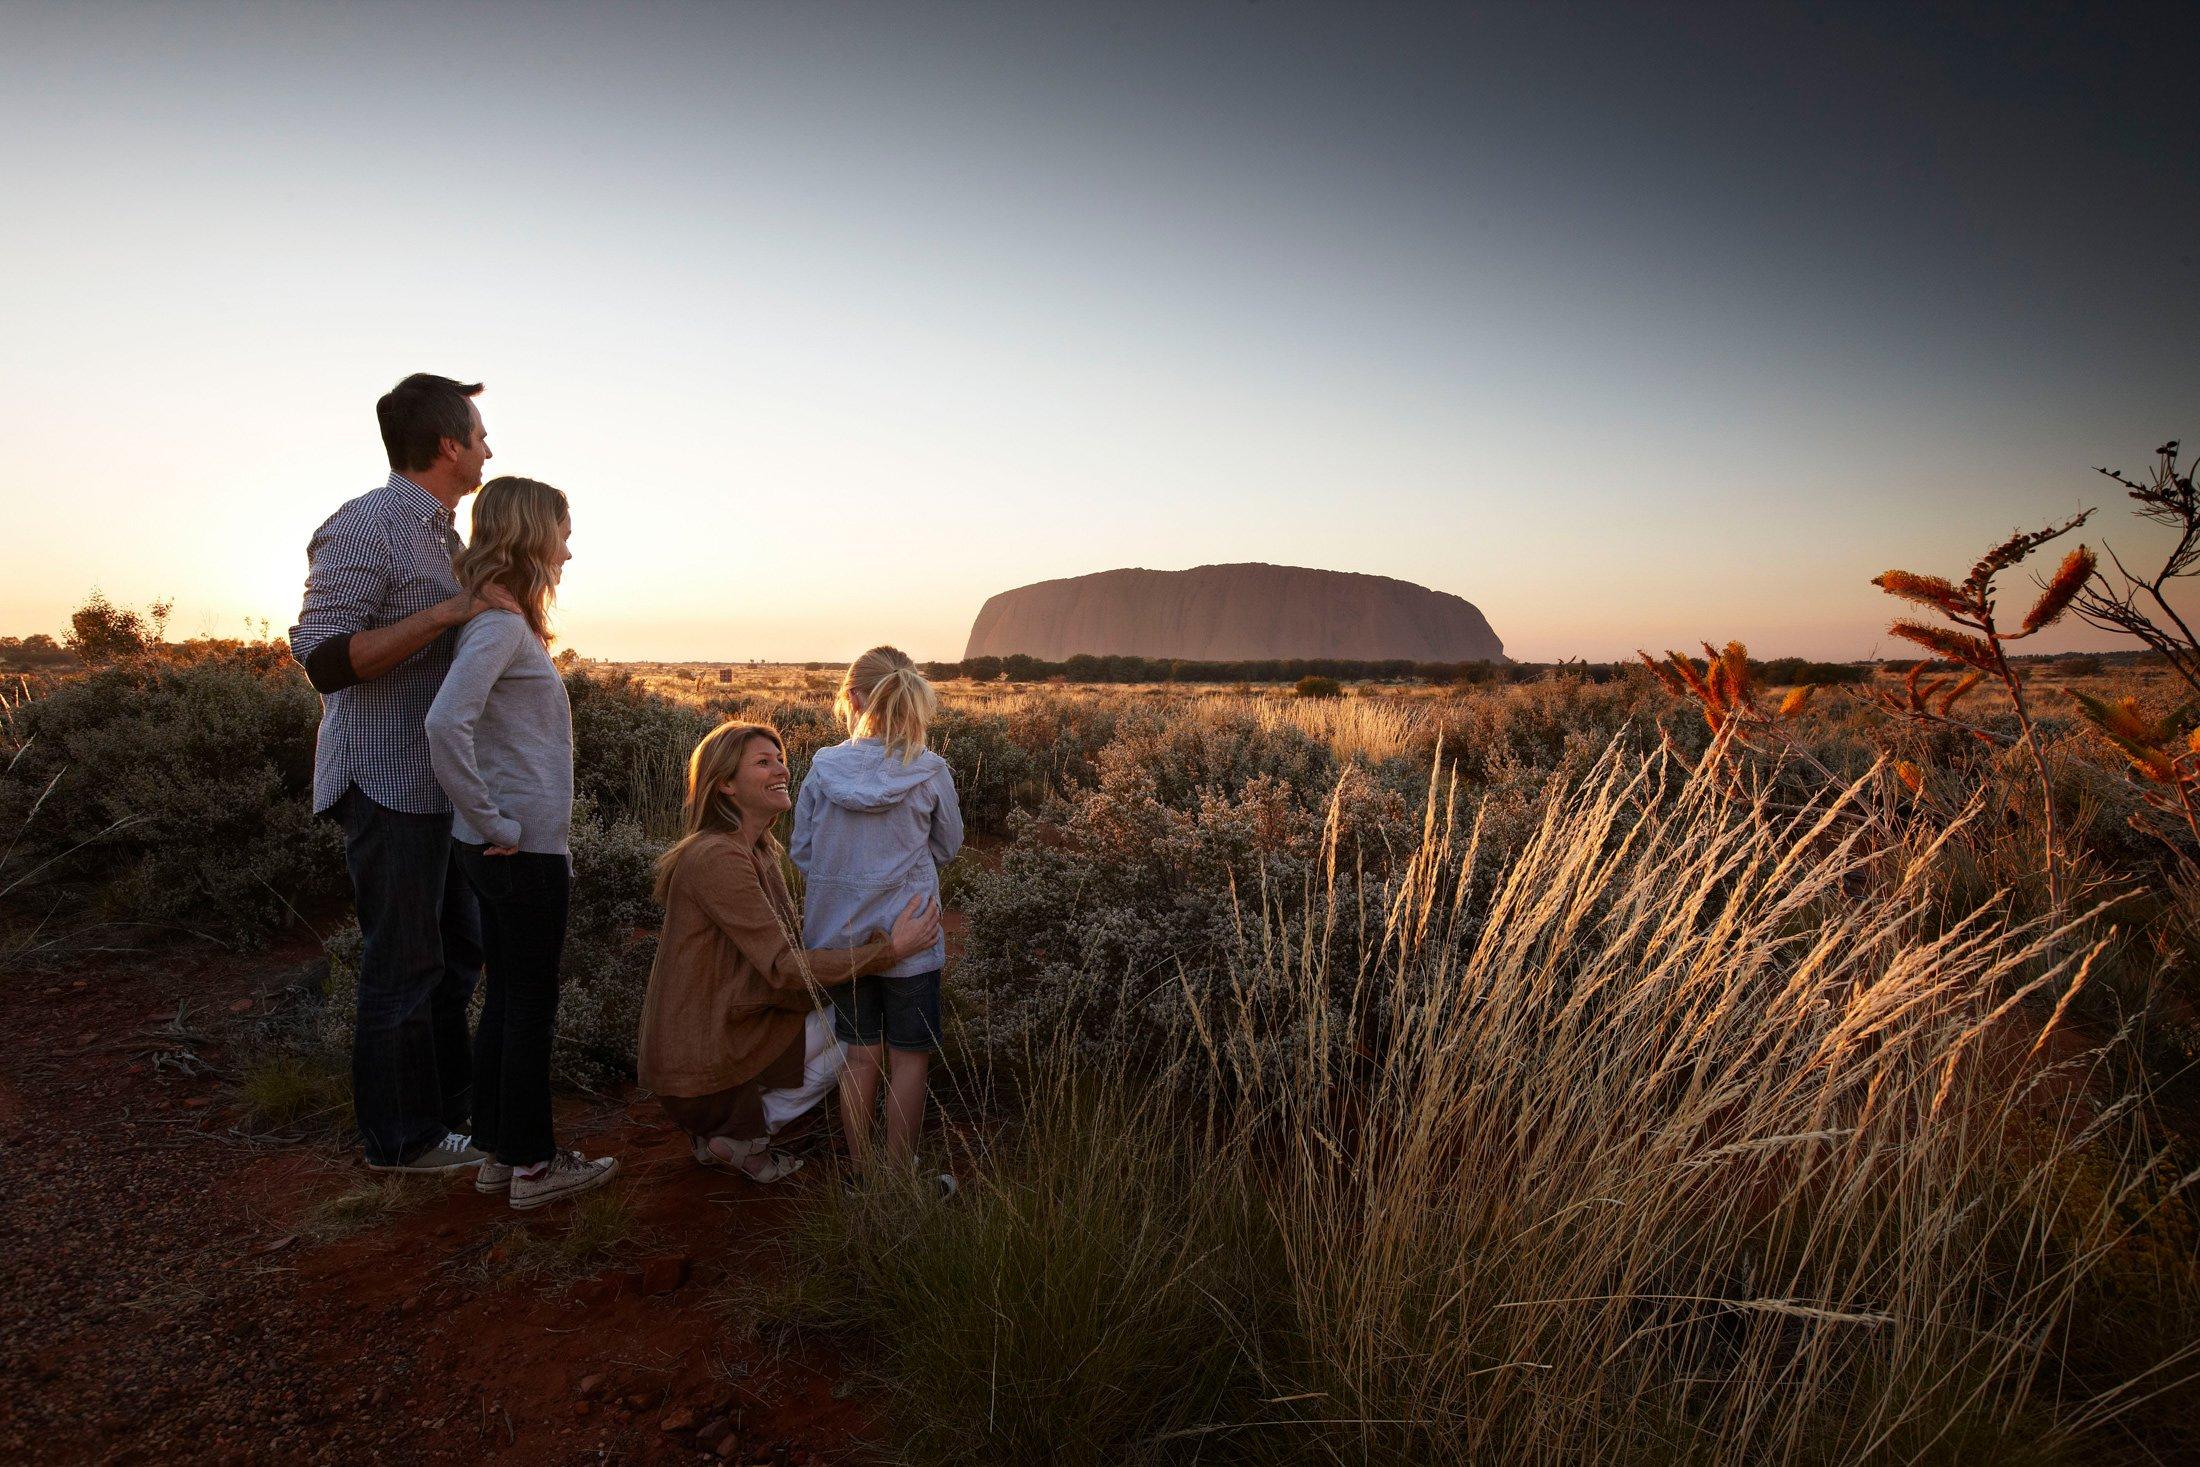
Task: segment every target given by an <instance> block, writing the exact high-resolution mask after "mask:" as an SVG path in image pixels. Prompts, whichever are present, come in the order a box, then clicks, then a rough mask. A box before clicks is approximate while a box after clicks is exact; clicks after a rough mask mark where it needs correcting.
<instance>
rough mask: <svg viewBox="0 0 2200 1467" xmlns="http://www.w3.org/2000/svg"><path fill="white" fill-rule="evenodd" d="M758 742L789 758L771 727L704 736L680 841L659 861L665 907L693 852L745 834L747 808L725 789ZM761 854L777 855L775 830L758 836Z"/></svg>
mask: <svg viewBox="0 0 2200 1467" xmlns="http://www.w3.org/2000/svg"><path fill="white" fill-rule="evenodd" d="M758 739H768V740H770V741H771V742H772V743H773V744H775V745H777V746H778V748H779V752H780V753H781V754H785V753H786V752H787V741H786V740H785V739H783V738H781V737H780V736H779V730H778V729H776V728H773V727H772V726H771V725H770V724H768V723H721V724H719V725H718V727H716V728H714V729H712V730H711V731H710V732H709V733H707V734H704V735H703V740H702V742H701V743H699V744H697V745H696V746H695V752H694V753H692V754H690V755H688V772H687V795H686V798H684V799H683V800H682V801H681V802H680V838H679V839H678V840H677V841H674V842H673V844H672V849H670V850H668V851H666V852H665V853H664V854H663V855H661V856H659V857H658V858H657V882H656V888H655V895H656V898H657V903H658V905H659V906H662V905H664V900H665V895H666V893H667V892H668V891H669V890H670V888H671V886H672V869H673V868H674V867H675V866H677V865H679V864H680V857H681V856H682V855H683V854H685V853H686V851H687V848H688V847H689V846H692V845H694V844H695V843H696V842H697V841H698V840H700V839H702V838H703V837H704V836H706V835H713V834H726V835H730V834H732V833H733V832H734V831H737V830H739V829H740V828H741V807H740V806H739V805H736V804H735V803H734V802H733V796H731V795H729V794H727V793H726V791H725V788H724V787H725V785H726V784H727V783H729V782H730V781H731V780H732V779H733V777H734V775H735V774H737V773H739V772H740V769H741V761H742V760H743V759H744V758H746V757H747V756H748V752H749V745H750V744H752V743H754V742H755V741H756V740H758ZM757 848H758V849H759V850H762V851H764V852H766V853H767V854H769V853H772V852H773V851H774V850H775V843H774V842H773V840H772V834H771V832H770V831H769V830H766V831H764V832H763V833H762V834H761V835H759V836H758V838H757Z"/></svg>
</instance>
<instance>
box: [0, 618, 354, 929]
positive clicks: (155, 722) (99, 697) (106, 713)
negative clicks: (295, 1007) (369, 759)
mask: <svg viewBox="0 0 2200 1467" xmlns="http://www.w3.org/2000/svg"><path fill="white" fill-rule="evenodd" d="M319 721H320V700H319V699H318V698H316V697H315V696H314V693H313V689H312V688H311V687H310V686H309V685H308V684H307V683H306V680H305V677H304V675H303V674H302V673H300V672H298V671H297V669H296V668H294V667H289V666H287V665H282V664H278V663H276V662H274V661H273V659H271V658H252V659H248V658H241V657H221V658H208V659H204V660H200V661H196V662H190V663H183V664H178V663H172V662H166V661H158V660H148V659H140V660H136V661H132V662H127V663H123V664H120V665H117V666H114V667H108V668H103V669H101V670H99V671H97V672H93V673H90V674H87V675H86V676H84V677H81V678H73V679H68V680H66V681H62V682H59V683H56V684H54V685H53V686H52V687H51V688H50V689H48V690H47V691H45V692H44V694H43V695H42V696H40V697H37V698H34V699H32V700H30V701H29V702H26V703H24V704H22V705H21V706H19V707H16V708H14V709H12V710H11V715H10V720H9V725H10V733H11V737H12V739H13V740H14V742H15V744H16V752H15V754H14V756H13V757H12V760H11V761H9V762H7V763H6V764H5V766H4V767H5V771H6V772H5V773H4V774H0V830H7V831H10V832H17V831H19V832H21V836H20V840H19V841H18V844H17V846H16V849H15V850H14V852H13V853H12V855H11V857H10V863H9V873H10V874H9V878H8V879H9V880H10V881H11V882H12V881H15V880H21V879H23V877H25V876H27V877H28V878H29V879H28V880H27V881H25V882H24V886H23V887H22V888H21V890H20V891H19V893H18V894H19V895H22V894H26V893H30V892H34V891H39V890H45V891H49V892H51V891H58V892H59V894H61V895H62V896H64V897H66V896H69V895H75V896H77V897H80V898H81V899H82V901H83V904H84V906H85V907H86V908H87V909H88V910H90V911H91V912H93V913H94V914H96V915H99V916H102V917H106V918H110V919H115V920H128V921H139V922H154V923H165V924H170V925H173V926H176V927H180V928H186V929H193V930H198V931H203V932H207V933H210V934H212V935H214V936H218V937H221V938H224V939H225V940H229V941H237V942H247V943H249V942H257V941H259V940H262V939H264V938H266V937H267V936H268V935H269V934H271V933H273V932H274V931H276V930H277V929H279V928H281V927H283V926H284V925H286V924H287V923H289V922H290V921H292V920H293V919H294V917H295V915H296V913H297V911H298V910H299V909H301V908H306V909H310V908H312V907H313V906H315V905H317V904H319V903H322V902H325V901H327V900H328V899H329V898H331V897H333V896H335V895H337V894H338V893H340V892H341V891H342V890H343V889H344V867H343V854H342V851H343V843H342V837H341V835H340V834H339V833H338V831H337V830H336V828H335V826H334V825H333V824H331V823H330V822H328V821H324V820H316V819H314V818H313V815H312V812H311V810H310V809H309V806H310V804H311V799H310V795H311V791H312V781H313V739H314V731H315V729H316V727H317V726H318V724H319ZM32 873H35V874H32Z"/></svg>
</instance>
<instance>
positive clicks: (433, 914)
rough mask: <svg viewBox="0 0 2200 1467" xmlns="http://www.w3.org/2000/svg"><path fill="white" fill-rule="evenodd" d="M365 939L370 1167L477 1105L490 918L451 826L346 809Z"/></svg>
mask: <svg viewBox="0 0 2200 1467" xmlns="http://www.w3.org/2000/svg"><path fill="white" fill-rule="evenodd" d="M336 815H337V818H338V819H339V820H341V821H342V822H343V826H344V864H345V865H346V866H348V867H349V868H350V869H351V890H352V896H353V898H354V899H355V900H356V901H357V903H358V907H359V933H360V935H361V936H362V937H363V938H364V939H365V943H364V951H363V952H362V953H361V955H360V959H359V1008H358V1014H357V1017H356V1019H355V1020H354V1022H353V1026H352V1038H351V1103H352V1109H353V1111H354V1112H355V1113H356V1116H357V1119H358V1123H359V1137H360V1140H361V1141H362V1142H363V1143H364V1145H365V1147H366V1152H367V1160H368V1161H370V1162H374V1163H376V1164H378V1165H383V1166H394V1165H397V1164H399V1163H402V1162H407V1161H410V1160H412V1159H413V1158H414V1157H416V1156H418V1155H420V1153H422V1152H423V1151H426V1150H428V1149H429V1148H430V1147H432V1146H434V1145H436V1144H437V1143H438V1142H440V1141H441V1140H442V1139H443V1138H444V1136H445V1135H447V1134H448V1133H450V1132H452V1131H464V1130H465V1129H466V1126H467V1112H468V1111H469V1110H470V1109H471V1106H472V1095H471V1081H472V1065H471V1062H470V1059H469V1056H468V1053H467V1043H466V1004H467V1001H468V1000H469V999H471V998H472V997H473V993H474V984H475V982H476V981H477V980H479V978H480V977H481V918H480V914H479V913H478V911H477V910H476V908H475V905H474V894H473V892H472V891H471V890H470V889H469V888H468V887H467V885H466V881H465V878H464V877H463V876H461V875H460V874H459V870H458V863H457V862H456V861H454V860H453V859H452V857H451V817H450V816H449V815H412V814H408V813H406V812H404V811H402V810H392V809H390V808H388V807H387V806H384V805H378V804H376V803H375V802H374V801H373V800H370V799H368V798H367V796H366V795H364V794H362V793H361V792H360V791H359V789H358V788H357V786H354V787H353V788H351V789H348V790H346V791H345V792H344V797H343V799H341V800H339V801H337V803H336Z"/></svg>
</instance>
